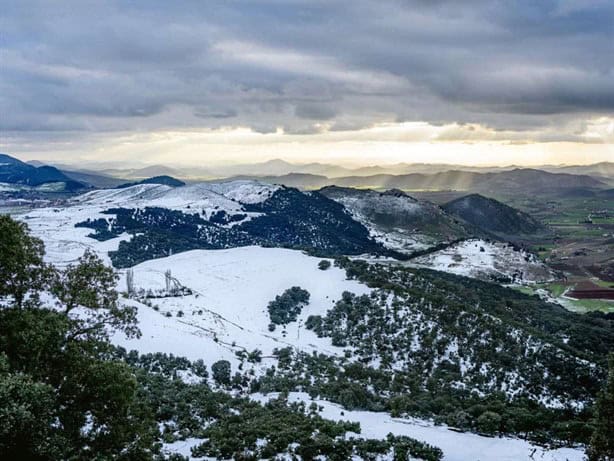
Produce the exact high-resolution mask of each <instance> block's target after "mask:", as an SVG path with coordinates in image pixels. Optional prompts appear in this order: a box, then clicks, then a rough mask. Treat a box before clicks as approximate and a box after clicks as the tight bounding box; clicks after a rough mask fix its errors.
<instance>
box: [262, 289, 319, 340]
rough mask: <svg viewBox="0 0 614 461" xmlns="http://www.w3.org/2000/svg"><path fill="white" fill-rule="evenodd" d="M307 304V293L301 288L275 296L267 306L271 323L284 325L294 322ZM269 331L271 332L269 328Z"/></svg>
mask: <svg viewBox="0 0 614 461" xmlns="http://www.w3.org/2000/svg"><path fill="white" fill-rule="evenodd" d="M307 303H309V292H308V291H307V290H304V289H302V288H301V287H292V288H289V289H287V290H286V291H284V292H283V294H281V295H277V296H276V297H275V299H274V300H273V301H271V302H270V303H269V305H268V310H269V317H270V318H271V323H272V324H275V325H285V324H288V323H290V322H294V321H295V320H296V318H297V317H298V315H299V314H300V313H301V310H302V309H303V306H304V305H306V304H307ZM269 330H270V331H272V330H271V329H270V326H269Z"/></svg>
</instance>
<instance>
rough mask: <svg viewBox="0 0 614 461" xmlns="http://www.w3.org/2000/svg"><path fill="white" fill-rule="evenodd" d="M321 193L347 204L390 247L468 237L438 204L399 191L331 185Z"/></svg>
mask: <svg viewBox="0 0 614 461" xmlns="http://www.w3.org/2000/svg"><path fill="white" fill-rule="evenodd" d="M320 192H321V193H322V194H323V195H325V196H327V197H328V198H330V199H332V200H335V201H336V202H339V203H341V204H342V205H343V206H345V207H346V208H347V209H348V211H349V212H350V213H351V214H352V216H353V217H354V218H355V219H356V220H358V221H359V222H361V223H362V224H363V225H364V226H366V227H367V228H368V229H369V230H370V232H371V235H372V236H373V237H374V238H375V239H377V241H379V242H380V243H382V244H383V245H384V246H386V247H387V248H390V249H394V250H397V251H401V252H408V253H411V252H413V251H416V250H422V249H425V248H428V247H430V246H432V245H436V244H438V243H441V242H446V241H451V240H457V239H459V238H465V237H468V236H469V233H468V232H467V230H466V229H465V228H464V227H463V226H462V225H461V224H459V223H458V222H456V220H455V219H454V218H453V217H451V216H448V215H447V214H446V213H445V212H444V211H443V210H442V209H441V208H440V207H438V206H437V205H434V204H432V203H430V202H426V201H423V200H417V199H415V198H414V197H411V196H409V195H407V194H405V193H404V192H402V191H399V190H389V191H386V192H377V191H374V190H369V189H364V190H361V189H352V188H346V187H336V186H330V187H325V188H323V189H321V190H320Z"/></svg>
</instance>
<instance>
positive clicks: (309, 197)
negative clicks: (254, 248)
mask: <svg viewBox="0 0 614 461" xmlns="http://www.w3.org/2000/svg"><path fill="white" fill-rule="evenodd" d="M69 205H70V206H69V207H67V208H65V209H63V210H62V211H59V212H51V210H48V209H41V210H34V211H32V212H30V213H29V214H28V215H27V219H32V221H33V226H35V225H36V226H41V228H45V229H48V230H51V233H52V234H54V235H58V232H53V230H52V229H50V227H52V226H60V227H62V232H61V233H62V234H63V233H66V238H67V239H69V240H70V236H71V235H79V241H82V242H84V243H85V242H87V244H88V245H92V242H93V241H95V240H98V241H99V242H101V245H107V247H108V250H107V251H110V253H109V256H110V258H111V260H112V261H113V263H114V264H115V265H116V266H117V267H127V266H132V265H134V264H137V263H139V262H142V261H146V260H149V259H153V258H158V257H161V256H168V255H169V254H175V253H178V252H181V251H187V250H193V249H223V248H232V247H237V246H249V245H262V246H276V247H280V246H281V247H290V248H302V249H308V250H309V251H312V252H316V253H318V254H322V255H328V256H332V255H342V254H363V253H371V254H379V255H394V254H395V253H394V251H392V250H388V249H386V248H385V247H384V246H382V245H381V244H380V243H378V242H376V241H375V240H374V239H373V238H372V237H371V236H370V235H369V231H368V229H367V228H365V227H364V226H363V225H362V224H360V223H359V222H357V221H355V220H354V219H352V217H351V216H350V214H349V213H348V212H347V211H346V210H345V209H344V208H343V206H342V205H340V204H338V203H337V202H335V201H333V200H330V199H328V198H327V197H325V196H324V195H322V194H319V193H317V192H313V193H302V192H300V191H298V190H296V189H292V188H285V187H279V186H272V185H267V184H262V183H259V182H253V181H234V182H227V183H216V184H214V183H200V184H192V185H188V186H182V187H175V188H173V187H170V186H166V185H158V184H140V185H136V186H131V187H127V188H124V189H110V190H101V191H93V192H89V193H87V194H84V195H81V196H78V197H75V198H74V199H72V200H70V201H69ZM62 240H65V238H63V239H62ZM112 242H114V243H112ZM57 246H58V250H57V251H62V250H61V249H60V248H59V247H61V246H62V241H60V242H58V245H57ZM50 247H52V248H54V245H53V244H50ZM54 249H55V248H54ZM64 251H66V249H64Z"/></svg>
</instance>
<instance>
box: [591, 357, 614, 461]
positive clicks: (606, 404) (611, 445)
mask: <svg viewBox="0 0 614 461" xmlns="http://www.w3.org/2000/svg"><path fill="white" fill-rule="evenodd" d="M608 365H609V369H608V378H607V381H606V384H605V387H604V388H603V390H602V391H601V393H600V394H599V397H598V399H597V405H596V409H595V430H594V432H593V436H592V438H591V442H590V445H589V447H588V450H587V455H588V459H589V461H612V460H614V353H610V354H609V356H608Z"/></svg>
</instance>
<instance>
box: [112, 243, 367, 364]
mask: <svg viewBox="0 0 614 461" xmlns="http://www.w3.org/2000/svg"><path fill="white" fill-rule="evenodd" d="M320 261H321V259H319V258H314V257H311V256H307V255H305V254H303V253H302V252H300V251H295V250H286V249H280V248H260V247H243V248H233V249H230V250H194V251H188V252H185V253H181V254H177V255H173V256H170V257H168V258H161V259H155V260H152V261H147V262H145V263H142V264H139V265H137V266H135V267H134V268H133V269H132V270H133V274H134V288H135V290H136V291H139V290H145V291H147V290H152V291H154V292H155V291H156V290H161V289H164V288H165V275H164V272H165V271H166V270H170V271H171V275H172V277H173V279H174V280H175V281H176V282H177V283H179V284H181V285H182V286H185V287H187V288H189V289H190V290H191V291H192V292H193V294H192V295H188V296H176V297H166V298H151V299H149V301H150V302H151V304H152V305H151V306H147V305H145V304H143V303H141V302H137V301H135V300H130V301H127V302H129V303H131V304H133V305H136V306H138V308H139V324H140V328H141V331H142V333H143V335H142V337H141V338H140V339H136V340H127V339H125V338H124V337H123V336H121V335H118V336H117V337H116V340H117V341H118V344H120V345H123V346H124V347H126V348H127V349H129V350H130V349H137V350H139V351H140V352H143V353H147V352H159V351H161V350H162V351H164V352H167V353H172V354H175V355H179V356H184V357H188V358H189V359H191V360H197V359H203V360H204V361H205V363H207V364H208V365H211V364H212V363H213V362H215V361H217V360H220V359H226V360H229V361H230V362H231V363H233V366H234V367H235V369H234V370H233V372H234V371H236V366H238V364H239V360H238V359H237V357H236V355H235V352H237V351H241V350H244V351H247V352H251V351H253V350H254V349H260V350H261V351H262V352H263V355H264V356H265V357H267V356H271V353H272V352H273V349H275V348H283V347H287V346H291V347H293V348H296V349H297V350H302V351H306V352H312V351H318V352H322V353H326V354H331V355H338V354H341V353H343V349H341V348H338V347H334V346H331V344H330V341H328V340H327V339H322V338H318V337H317V336H316V335H315V333H313V332H312V331H309V330H306V329H305V328H304V327H303V325H304V322H305V320H306V318H307V317H308V316H309V315H323V314H325V312H326V311H327V310H328V309H329V308H330V307H331V306H332V305H333V304H334V303H335V302H336V301H338V300H339V299H340V298H341V294H342V293H343V291H350V292H352V293H357V294H362V293H367V292H369V291H370V290H369V289H368V288H367V287H366V286H365V285H363V284H361V283H359V282H356V281H352V280H346V276H345V271H343V270H341V269H339V268H336V267H331V268H329V269H328V270H326V271H322V270H320V269H318V263H319V262H320ZM125 275H126V271H123V272H122V279H121V281H120V284H119V287H118V288H119V289H121V290H126V285H125ZM293 286H300V287H302V288H304V289H306V290H307V291H308V292H309V293H310V295H311V296H310V302H309V304H308V306H306V307H305V308H304V309H303V311H302V313H301V314H300V315H299V317H298V320H297V321H296V322H292V324H290V325H289V326H288V327H287V328H277V329H276V330H275V331H273V332H270V331H269V330H268V325H269V323H270V319H269V314H268V311H267V304H268V303H269V301H272V300H273V299H274V298H275V296H277V295H279V294H281V293H282V292H283V291H284V290H286V289H288V288H290V287H293ZM154 307H155V309H156V310H154ZM271 363H272V362H270V361H268V360H266V359H265V360H264V362H263V364H262V366H260V367H259V368H262V367H264V366H265V365H266V366H270V365H271Z"/></svg>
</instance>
